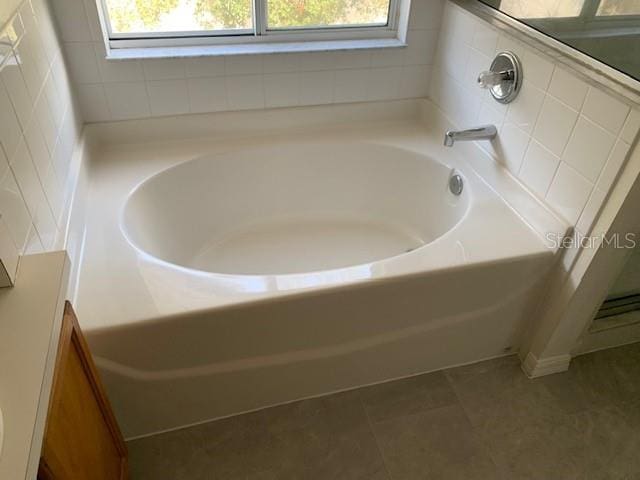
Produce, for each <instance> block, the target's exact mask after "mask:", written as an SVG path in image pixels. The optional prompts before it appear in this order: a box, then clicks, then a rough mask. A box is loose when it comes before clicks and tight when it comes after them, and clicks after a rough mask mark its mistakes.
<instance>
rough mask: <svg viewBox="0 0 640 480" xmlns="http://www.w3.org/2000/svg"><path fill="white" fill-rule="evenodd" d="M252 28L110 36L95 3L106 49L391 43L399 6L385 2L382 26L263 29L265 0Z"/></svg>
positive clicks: (395, 0)
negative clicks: (317, 43)
mask: <svg viewBox="0 0 640 480" xmlns="http://www.w3.org/2000/svg"><path fill="white" fill-rule="evenodd" d="M251 1H252V3H253V28H252V29H233V30H232V29H229V30H198V31H182V32H180V31H175V32H145V33H114V32H113V29H112V27H111V19H110V18H109V10H108V8H107V3H106V0H97V3H98V10H99V12H100V16H101V19H102V29H103V34H104V36H105V40H106V42H107V45H108V47H109V48H110V49H125V48H153V47H193V46H207V45H234V44H236V45H238V44H240V45H242V44H260V43H284V42H306V41H309V42H313V41H315V42H322V41H335V40H338V41H339V40H365V39H372V40H373V39H393V38H397V37H398V27H399V22H400V10H401V8H400V4H401V2H402V1H403V0H389V12H388V15H387V23H386V24H384V25H376V24H364V25H327V26H325V27H291V28H271V29H270V28H267V2H268V0H251Z"/></svg>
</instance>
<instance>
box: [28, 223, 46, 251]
mask: <svg viewBox="0 0 640 480" xmlns="http://www.w3.org/2000/svg"><path fill="white" fill-rule="evenodd" d="M42 252H44V247H43V246H42V242H41V241H40V237H39V236H38V232H37V230H36V227H35V226H34V225H31V228H30V230H29V235H28V236H27V244H26V245H25V247H24V254H25V255H33V254H36V253H42Z"/></svg>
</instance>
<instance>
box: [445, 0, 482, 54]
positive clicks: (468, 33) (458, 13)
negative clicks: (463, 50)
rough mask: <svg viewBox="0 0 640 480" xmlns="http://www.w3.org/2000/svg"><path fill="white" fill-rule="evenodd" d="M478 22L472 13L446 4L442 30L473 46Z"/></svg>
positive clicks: (449, 3)
mask: <svg viewBox="0 0 640 480" xmlns="http://www.w3.org/2000/svg"><path fill="white" fill-rule="evenodd" d="M478 22H480V20H476V17H474V16H473V15H471V14H470V13H467V12H466V11H465V10H463V9H462V8H460V7H458V6H457V5H455V4H453V3H452V2H446V3H445V7H444V14H443V15H442V25H441V27H440V28H442V30H444V31H445V32H447V33H448V34H449V35H452V36H453V37H455V38H458V39H460V41H461V42H463V43H466V44H471V43H472V41H473V35H474V33H475V30H476V25H477V23H478Z"/></svg>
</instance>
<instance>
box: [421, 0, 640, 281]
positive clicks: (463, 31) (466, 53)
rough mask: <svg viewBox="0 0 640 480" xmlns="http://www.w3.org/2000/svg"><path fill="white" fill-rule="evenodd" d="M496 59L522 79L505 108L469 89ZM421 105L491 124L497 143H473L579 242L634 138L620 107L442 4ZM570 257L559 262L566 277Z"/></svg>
mask: <svg viewBox="0 0 640 480" xmlns="http://www.w3.org/2000/svg"><path fill="white" fill-rule="evenodd" d="M503 50H511V51H513V52H514V53H516V54H517V55H518V57H519V58H520V60H521V61H522V64H523V70H524V84H523V87H522V90H521V91H520V94H519V96H518V97H517V99H516V100H515V101H514V102H513V103H511V104H509V105H502V104H500V103H498V102H496V101H495V100H494V99H493V98H491V97H490V95H489V93H488V91H485V90H482V89H480V88H479V87H478V86H477V84H476V78H477V76H478V73H480V72H481V71H483V70H487V69H488V68H489V65H490V63H491V60H492V59H493V57H494V55H495V53H497V52H499V51H503ZM429 95H430V97H431V98H432V99H433V100H434V101H435V102H436V103H437V104H438V105H439V106H440V108H441V109H442V110H443V111H444V112H445V114H446V115H447V116H448V117H449V118H450V119H451V120H452V121H453V123H455V124H457V125H458V126H460V127H468V126H474V125H478V124H485V123H493V124H495V125H496V126H497V127H498V129H499V136H498V139H497V140H496V141H494V142H491V143H489V142H480V145H481V146H482V148H484V149H485V150H487V151H488V152H489V153H490V154H491V155H493V156H494V158H495V159H496V160H497V161H498V162H499V163H501V164H502V165H504V166H505V167H506V168H507V169H508V170H509V171H510V172H511V173H512V174H513V175H515V176H516V177H518V178H519V179H520V181H521V182H522V183H523V184H524V185H526V186H527V187H528V188H529V189H530V190H531V191H532V192H533V193H534V194H535V195H536V196H538V197H539V198H540V199H541V200H542V201H544V202H546V203H547V204H548V205H549V206H550V207H551V208H552V209H553V210H554V211H555V212H556V213H557V214H558V215H560V216H561V217H562V218H564V219H565V220H566V221H567V222H568V223H569V224H571V225H574V226H575V227H576V229H577V230H578V231H579V232H580V233H581V234H584V235H586V234H588V233H589V232H590V230H591V227H592V225H593V222H594V219H595V218H596V215H597V214H598V212H599V210H600V207H601V206H602V204H603V202H604V200H605V198H606V196H607V195H608V194H609V192H610V190H611V187H612V185H613V183H614V181H615V179H616V177H617V175H618V173H619V171H620V169H621V167H622V166H623V163H624V162H625V161H626V158H627V156H628V153H629V150H630V145H631V144H632V143H633V141H634V139H635V137H636V135H637V133H638V129H639V128H640V112H639V111H638V110H634V109H631V108H630V105H629V104H627V103H626V102H625V101H623V100H621V99H618V98H614V97H613V96H611V95H609V94H607V93H605V92H603V91H602V90H600V89H598V88H597V87H593V86H590V85H589V84H587V83H586V82H585V81H584V80H582V79H580V78H579V77H578V76H577V75H576V74H574V73H572V72H570V71H569V70H567V69H565V68H564V67H562V66H560V65H557V64H555V63H554V61H553V60H552V59H551V58H549V57H547V56H545V55H544V54H543V53H541V52H539V51H536V50H534V49H532V48H530V47H528V46H525V45H524V44H522V43H520V42H518V41H517V40H516V39H515V38H513V37H511V36H509V35H507V34H504V33H502V32H499V31H497V30H495V29H494V28H493V27H491V26H490V25H489V24H488V23H487V22H485V21H483V20H481V19H479V18H478V17H476V16H474V15H471V14H470V13H469V12H467V11H466V10H464V9H462V8H461V7H459V6H458V5H455V4H454V3H452V2H451V1H449V0H447V1H446V3H445V7H444V12H443V19H442V27H441V31H440V38H439V43H438V51H437V53H436V59H435V63H434V66H433V77H432V79H431V85H430V90H429ZM575 253H576V252H575V251H574V250H570V251H568V253H567V254H566V255H565V266H566V267H567V268H568V267H569V266H570V264H571V262H572V261H573V258H574V256H575Z"/></svg>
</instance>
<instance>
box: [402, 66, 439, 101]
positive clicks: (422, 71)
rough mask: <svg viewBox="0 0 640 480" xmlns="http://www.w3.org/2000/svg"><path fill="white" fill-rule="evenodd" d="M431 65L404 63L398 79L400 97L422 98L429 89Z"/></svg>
mask: <svg viewBox="0 0 640 480" xmlns="http://www.w3.org/2000/svg"><path fill="white" fill-rule="evenodd" d="M430 74H431V67H429V66H428V65H405V66H404V67H403V68H402V77H401V79H400V98H422V97H426V96H427V92H428V91H429V78H430V76H431V75H430Z"/></svg>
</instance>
